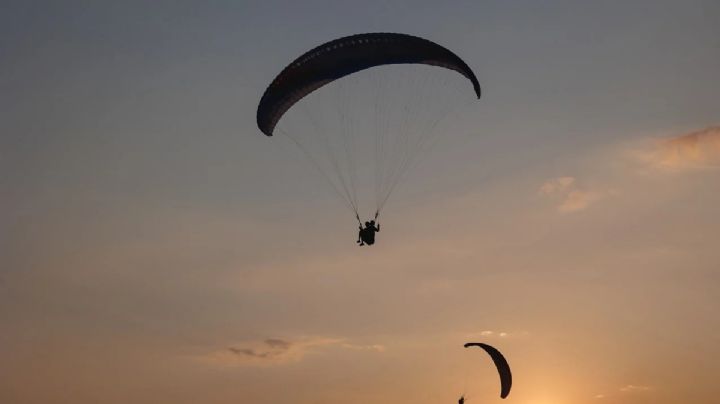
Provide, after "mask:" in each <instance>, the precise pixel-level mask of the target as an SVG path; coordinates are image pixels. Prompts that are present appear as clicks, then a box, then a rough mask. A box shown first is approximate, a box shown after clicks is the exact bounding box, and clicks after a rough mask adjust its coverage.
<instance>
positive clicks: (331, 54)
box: [257, 33, 480, 136]
mask: <svg viewBox="0 0 720 404" xmlns="http://www.w3.org/2000/svg"><path fill="white" fill-rule="evenodd" d="M390 64H425V65H432V66H439V67H443V68H446V69H450V70H454V71H457V72H458V73H460V74H462V75H463V76H465V77H466V78H467V79H468V80H470V81H471V82H472V85H473V89H474V91H475V93H476V94H477V96H478V98H480V84H479V83H478V80H477V78H476V77H475V73H473V71H472V70H471V69H470V67H468V65H467V63H465V62H464V61H463V60H462V59H460V57H458V56H457V55H456V54H454V53H453V52H452V51H450V50H448V49H446V48H444V47H442V46H440V45H438V44H436V43H434V42H431V41H428V40H427V39H423V38H419V37H416V36H412V35H406V34H396V33H367V34H358V35H352V36H347V37H344V38H339V39H335V40H333V41H330V42H327V43H324V44H322V45H320V46H318V47H316V48H314V49H312V50H310V51H308V52H306V53H305V54H303V55H302V56H300V57H299V58H297V59H295V60H294V61H293V62H292V63H290V64H289V65H288V66H287V67H285V69H283V70H282V72H280V74H279V75H278V76H277V77H276V78H275V80H273V82H272V83H271V84H270V86H268V88H267V89H266V90H265V93H264V94H263V96H262V98H261V99H260V104H259V105H258V109H257V125H258V128H259V129H260V130H261V131H262V132H263V133H264V134H266V135H267V136H272V135H273V131H274V129H275V126H276V125H277V123H278V121H279V120H280V118H282V116H283V114H285V112H287V111H288V110H289V109H290V108H291V107H292V106H293V105H294V104H295V103H296V102H298V101H299V100H301V99H302V98H303V97H305V96H306V95H308V94H310V93H311V92H313V91H315V90H317V89H318V88H320V87H322V86H324V85H325V84H327V83H330V82H332V81H333V80H337V79H339V78H341V77H344V76H347V75H349V74H352V73H355V72H359V71H361V70H365V69H368V68H371V67H374V66H381V65H390Z"/></svg>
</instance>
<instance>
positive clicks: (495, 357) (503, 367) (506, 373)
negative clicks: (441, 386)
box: [460, 342, 512, 404]
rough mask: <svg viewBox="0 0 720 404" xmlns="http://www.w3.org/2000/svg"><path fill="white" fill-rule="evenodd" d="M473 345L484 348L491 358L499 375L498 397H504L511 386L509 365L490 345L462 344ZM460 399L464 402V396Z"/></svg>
mask: <svg viewBox="0 0 720 404" xmlns="http://www.w3.org/2000/svg"><path fill="white" fill-rule="evenodd" d="M473 346H476V347H479V348H482V349H484V350H485V352H487V353H488V355H490V358H492V361H493V362H494V363H495V367H496V368H497V371H498V374H499V375H500V398H506V397H507V396H508V394H510V388H511V387H512V373H510V365H509V364H508V362H507V360H506V359H505V357H504V356H503V355H502V354H501V353H500V351H498V350H497V349H495V348H494V347H492V346H490V345H487V344H483V343H482V342H468V343H466V344H465V345H464V347H465V348H469V347H473ZM460 400H461V401H460V404H462V403H464V402H465V400H464V396H463V397H460Z"/></svg>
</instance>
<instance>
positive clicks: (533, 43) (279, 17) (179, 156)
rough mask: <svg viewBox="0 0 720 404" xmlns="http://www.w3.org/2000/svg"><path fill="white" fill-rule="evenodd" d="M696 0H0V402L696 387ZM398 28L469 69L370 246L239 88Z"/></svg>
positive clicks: (539, 402) (706, 131)
mask: <svg viewBox="0 0 720 404" xmlns="http://www.w3.org/2000/svg"><path fill="white" fill-rule="evenodd" d="M719 16H720V3H718V2H717V1H710V0H708V1H700V0H689V1H677V0H675V1H670V0H653V1H650V0H647V1H644V0H633V1H604V2H590V1H572V2H571V1H559V0H548V1H545V2H542V3H540V2H536V1H529V0H526V1H522V0H516V1H515V0H514V1H446V2H431V1H421V0H418V1H413V2H401V1H397V2H386V1H364V2H357V1H354V2H348V1H333V2H330V1H325V2H321V1H304V2H294V1H292V2H291V1H270V0H268V1H262V2H260V1H257V2H248V1H202V2H200V1H172V2H169V1H154V2H135V1H127V2H109V1H95V2H83V1H64V2H49V1H48V2H43V1H35V2H27V1H23V2H19V1H18V2H16V1H5V2H3V3H2V12H0V116H2V119H0V173H1V174H0V227H1V228H2V229H3V230H2V231H0V402H3V403H13V404H34V403H48V402H52V403H73V404H84V403H109V404H115V403H117V404H120V403H123V404H124V403H148V404H149V403H153V404H157V403H176V404H184V403H208V404H225V403H258V404H263V403H279V402H283V403H299V404H311V403H312V404H315V403H331V402H343V403H350V404H360V403H378V404H386V403H388V404H389V403H398V402H402V403H412V404H430V403H454V402H457V399H458V398H459V396H460V395H461V394H463V393H465V394H467V396H468V398H469V400H468V402H469V403H471V404H472V403H494V402H501V401H502V400H501V399H500V398H499V394H498V393H499V385H498V380H497V374H496V373H495V371H494V369H493V368H492V363H491V361H490V360H489V358H488V357H487V356H484V355H483V354H482V353H481V352H479V351H471V350H468V349H464V348H463V347H462V344H464V343H465V342H468V341H480V342H486V343H489V344H491V345H493V346H495V347H497V348H498V349H500V350H501V351H502V352H503V353H504V354H505V356H506V357H507V359H508V361H509V362H510V365H511V366H512V369H513V375H514V386H513V391H512V392H511V394H510V397H509V398H508V399H507V401H508V402H516V403H522V404H570V403H572V404H592V403H613V404H641V403H654V404H665V403H681V402H691V403H716V402H718V396H720V387H719V386H718V384H717V375H718V374H720V364H718V362H717V360H716V358H717V357H718V356H719V355H720V348H719V347H720V320H718V318H720V317H719V316H717V313H716V312H717V311H718V309H719V308H720V265H719V263H720V251H719V250H718V248H717V246H718V245H717V240H718V237H717V231H718V228H720V215H718V208H717V207H718V206H720V187H719V186H718V184H719V181H720V109H719V108H718V107H717V105H718V94H720V80H718V79H717V75H718V72H720V26H719V25H718V24H717V20H718V17H719ZM373 31H383V32H403V33H408V34H413V35H418V36H421V37H424V38H428V39H431V40H433V41H435V42H437V43H440V44H442V45H443V46H446V47H448V48H450V49H452V50H453V51H454V52H455V53H457V54H458V55H460V56H461V57H462V58H463V59H464V60H465V61H466V62H467V63H468V64H469V65H470V66H471V67H472V68H473V70H474V71H475V72H476V73H477V75H478V79H479V81H480V83H481V85H482V87H483V98H482V99H481V100H480V101H477V102H476V103H473V104H471V105H470V107H469V108H470V109H469V111H467V112H466V114H465V115H464V118H463V119H462V120H461V121H460V122H461V123H460V124H459V125H458V127H457V128H456V133H454V134H452V133H450V134H448V136H444V137H443V139H442V141H441V142H439V144H438V145H437V147H435V148H434V149H433V150H432V152H431V153H430V154H429V155H428V157H427V158H426V159H424V161H422V164H419V165H418V166H417V167H416V169H414V170H413V171H412V172H411V173H410V175H409V176H408V177H407V179H406V181H404V182H403V184H402V187H401V188H400V189H399V190H398V191H397V192H395V193H394V194H393V196H392V200H391V201H390V202H389V203H388V205H387V207H386V208H385V210H384V211H383V216H382V226H383V227H382V232H380V233H379V234H378V239H377V243H376V244H375V245H374V246H372V247H371V248H366V247H363V248H358V247H357V246H356V245H355V236H356V234H355V233H356V227H355V226H356V223H355V219H354V218H353V217H352V215H350V214H349V213H348V211H347V210H346V209H345V208H344V206H343V205H342V203H340V201H339V200H338V199H337V198H336V197H335V196H334V195H333V194H332V192H329V190H328V187H327V184H326V183H324V182H323V180H322V178H321V177H320V176H319V175H318V173H317V172H315V171H314V170H313V167H312V165H311V164H308V161H307V159H305V158H304V156H303V155H302V153H301V152H300V151H299V150H298V149H297V148H296V147H295V146H294V145H293V144H292V143H291V142H289V141H288V139H285V138H282V137H274V138H267V137H265V136H263V135H262V134H261V133H260V132H259V130H258V129H257V127H256V123H255V111H256V108H257V103H258V101H259V98H260V96H261V95H262V93H263V91H264V89H265V87H266V86H267V85H268V83H269V82H270V81H271V80H272V79H273V78H274V77H275V75H276V74H277V73H278V72H279V71H280V70H281V69H282V68H283V67H284V66H285V65H286V64H287V63H289V62H290V61H291V60H292V59H294V58H295V57H297V56H298V55H300V54H301V53H302V52H304V51H305V50H307V49H310V48H312V47H314V46H316V45H318V44H320V43H323V42H325V41H327V40H330V39H334V38H337V37H341V36H344V35H350V34H355V33H361V32H373Z"/></svg>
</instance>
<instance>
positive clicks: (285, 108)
mask: <svg viewBox="0 0 720 404" xmlns="http://www.w3.org/2000/svg"><path fill="white" fill-rule="evenodd" d="M391 65H401V66H402V70H401V72H402V76H412V75H411V74H409V72H408V70H410V69H411V68H412V67H411V66H410V65H413V66H425V67H427V66H432V67H433V68H427V69H421V68H420V67H416V68H417V69H418V71H417V73H418V75H419V78H417V79H414V80H412V81H409V84H408V86H409V87H408V88H405V90H408V91H407V92H408V95H406V94H405V93H404V92H403V91H400V90H403V89H402V88H401V85H398V84H397V82H398V80H394V79H396V77H395V76H392V75H390V76H387V78H388V79H392V80H394V81H392V82H391V83H392V84H393V85H392V86H384V85H383V84H382V83H379V82H378V81H377V79H378V77H377V75H373V74H370V73H366V72H365V71H368V70H373V72H375V71H379V72H378V74H381V73H383V72H384V73H388V70H390V72H393V69H392V68H389V67H388V66H391ZM434 68H439V69H434ZM448 71H450V73H451V74H439V73H443V72H448ZM361 72H363V73H361ZM411 72H412V70H411ZM454 72H456V73H459V74H460V75H461V77H460V79H463V78H464V79H467V80H461V82H462V86H461V88H462V89H463V90H464V92H465V93H467V94H468V95H469V94H470V93H469V91H467V87H468V86H467V83H468V81H469V84H471V86H472V90H473V93H474V95H475V96H476V97H477V98H480V84H479V82H478V79H477V77H476V76H475V73H474V72H473V71H472V69H470V67H469V66H468V64H467V63H466V62H465V61H464V60H462V59H461V58H460V57H459V56H457V55H456V54H455V53H453V52H452V51H450V50H448V49H447V48H445V47H443V46H441V45H439V44H437V43H434V42H432V41H429V40H427V39H424V38H420V37H417V36H412V35H407V34H400V33H384V32H379V33H363V34H357V35H351V36H346V37H342V38H338V39H334V40H332V41H329V42H326V43H323V44H321V45H319V46H316V47H315V48H313V49H311V50H309V51H307V52H305V53H304V54H302V55H300V56H299V57H297V58H296V59H295V60H293V61H292V62H291V63H290V64H288V65H287V66H286V67H285V68H284V69H283V70H282V71H281V72H280V73H279V74H278V75H277V76H276V77H275V79H274V80H273V81H272V82H271V83H270V85H269V86H268V87H267V88H266V89H265V91H264V93H263V95H262V97H261V99H260V102H259V104H258V107H257V116H256V119H257V126H258V128H259V129H260V131H261V132H262V133H263V134H265V135H266V136H268V137H271V136H273V135H275V134H276V133H280V134H282V135H285V136H287V137H288V138H290V139H291V140H292V141H293V142H294V143H295V144H296V145H297V146H298V147H300V149H301V150H302V151H303V152H304V153H305V155H306V157H308V158H309V159H310V160H311V162H312V163H313V165H314V166H315V168H316V169H318V171H320V172H321V173H322V174H323V175H324V177H325V179H326V180H327V181H328V182H329V183H330V185H331V186H332V188H333V190H334V191H335V192H336V194H337V195H338V196H340V198H341V199H342V200H343V202H344V204H345V205H346V206H347V207H348V208H350V209H351V210H352V211H353V213H354V216H355V217H356V218H357V221H358V224H359V225H360V227H361V229H360V230H361V234H360V237H359V239H360V240H359V242H358V244H360V245H372V244H373V243H374V235H375V233H376V232H377V231H379V226H378V227H375V226H374V225H373V226H371V227H370V228H369V230H367V231H365V230H364V229H363V227H362V226H363V223H362V222H361V221H360V215H359V214H358V211H359V206H358V205H359V202H358V194H360V193H362V192H358V183H359V182H361V180H362V179H358V178H357V177H358V175H357V169H358V167H357V166H359V165H361V163H365V164H371V165H372V169H373V170H374V179H375V205H376V206H375V220H377V218H378V215H379V214H380V213H381V211H382V209H383V207H384V205H385V203H386V202H387V200H388V198H389V197H390V194H391V193H392V192H393V190H394V189H395V188H396V186H397V185H398V183H400V182H401V180H402V179H403V178H404V174H405V172H406V171H407V170H408V169H409V168H410V167H411V166H412V163H413V162H414V159H415V158H416V157H417V156H418V155H419V154H420V152H421V151H425V150H426V149H427V148H428V147H429V145H431V144H433V141H432V140H433V139H432V138H431V135H432V134H433V130H434V129H435V126H436V125H437V124H438V122H439V121H440V120H441V119H443V118H444V116H445V115H446V114H447V113H448V112H449V110H450V109H451V107H450V106H447V107H446V105H450V103H449V102H447V101H453V102H459V100H460V99H461V97H458V96H457V93H455V94H450V95H448V97H450V98H449V99H447V100H441V99H439V98H438V95H437V91H436V90H437V89H435V88H430V89H427V88H428V87H429V85H430V84H431V83H432V81H433V80H436V81H438V82H439V81H440V80H445V79H447V77H446V76H452V77H453V78H456V77H457V76H456V75H454V74H452V73H454ZM371 73H372V72H371ZM363 74H367V76H363ZM348 76H352V77H355V78H357V77H360V79H358V80H365V79H367V81H361V82H360V84H359V87H360V88H359V89H358V91H357V92H355V91H349V90H347V89H345V88H343V87H342V86H343V85H344V83H346V82H348V81H350V82H352V78H348ZM437 76H440V77H441V78H438V77H437ZM382 77H385V76H382ZM388 87H391V88H390V89H388ZM328 88H330V89H328ZM418 88H419V89H420V90H418V91H422V92H423V93H424V94H421V95H424V97H420V96H418V97H413V96H412V95H411V94H410V93H411V92H412V90H416V89H418ZM439 88H440V89H449V88H450V86H449V85H446V83H442V85H441V87H439ZM321 89H322V90H321ZM332 89H338V90H337V94H336V96H337V97H338V98H339V99H337V100H335V99H333V100H331V101H330V102H329V105H322V106H321V108H318V111H317V116H316V115H312V112H313V111H308V110H307V109H308V108H307V106H308V104H309V105H311V106H312V105H314V104H312V102H313V100H317V99H318V96H317V93H322V92H323V91H324V92H325V93H326V94H328V96H330V95H332V91H331V90H332ZM340 89H342V90H340ZM382 91H388V92H390V96H389V97H385V96H384V95H383V96H380V95H379V94H381V93H382ZM348 93H349V94H348ZM365 93H367V94H365ZM363 94H365V95H368V94H370V95H371V96H368V97H366V98H367V99H366V98H362V95H363ZM320 98H321V97H320ZM356 100H362V101H356ZM365 101H368V102H365ZM380 101H386V102H388V103H389V104H391V105H390V106H391V107H396V108H383V107H382V106H381V105H380V104H379V102H380ZM413 102H415V103H419V104H420V105H419V107H418V108H415V109H413V108H412V104H413ZM295 105H298V107H299V108H300V110H301V111H302V112H304V113H305V115H306V116H307V122H309V123H308V125H310V124H312V126H310V127H309V128H307V130H305V129H304V128H301V127H299V126H300V125H295V124H294V123H293V122H292V119H290V121H291V122H285V123H284V124H282V125H281V120H283V117H284V116H286V113H288V114H287V115H292V114H289V111H290V110H291V109H293V108H294V106H295ZM433 108H437V109H440V110H443V109H445V108H447V110H446V111H444V114H439V111H433V110H432V109H433ZM395 110H397V111H396V112H397V113H398V115H400V116H398V117H397V119H394V118H395V117H394V116H391V113H392V112H393V111H395ZM433 112H438V113H437V114H435V115H434V114H433ZM354 114H357V115H358V118H353V117H354V116H355V115H354ZM332 119H337V120H338V121H339V122H338V125H337V128H335V127H333V126H332V123H333V122H326V121H328V120H330V121H331V120H332ZM365 122H373V123H375V127H373V128H371V129H369V128H365V127H362V126H360V125H362V124H363V123H365ZM415 126H417V127H415ZM428 133H429V134H428ZM413 136H415V138H414V137H413ZM311 137H312V139H308V138H311ZM362 139H370V147H369V148H366V149H363V148H362V147H359V146H358V140H362ZM313 150H316V153H315V154H322V155H323V157H324V155H327V156H326V160H327V164H325V165H323V164H321V162H319V161H318V158H317V157H318V156H316V155H314V154H313V153H312V152H313ZM368 177H369V176H368ZM365 228H366V229H367V226H366V227H365ZM373 228H374V230H373ZM363 231H365V233H363ZM363 235H366V236H367V237H363Z"/></svg>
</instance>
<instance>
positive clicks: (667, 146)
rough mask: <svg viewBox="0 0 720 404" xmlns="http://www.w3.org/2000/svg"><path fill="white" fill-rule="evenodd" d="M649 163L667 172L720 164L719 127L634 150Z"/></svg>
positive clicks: (648, 164)
mask: <svg viewBox="0 0 720 404" xmlns="http://www.w3.org/2000/svg"><path fill="white" fill-rule="evenodd" d="M635 154H636V155H637V157H638V158H639V159H640V160H641V161H642V162H643V163H644V164H646V165H647V166H649V167H651V168H654V169H658V170H665V171H686V170H692V169H707V168H718V167H720V126H711V127H708V128H705V129H701V130H697V131H693V132H690V133H686V134H683V135H680V136H676V137H673V138H669V139H662V140H658V141H655V142H653V143H652V144H651V145H650V146H649V147H647V148H646V149H644V150H638V151H636V152H635Z"/></svg>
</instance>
